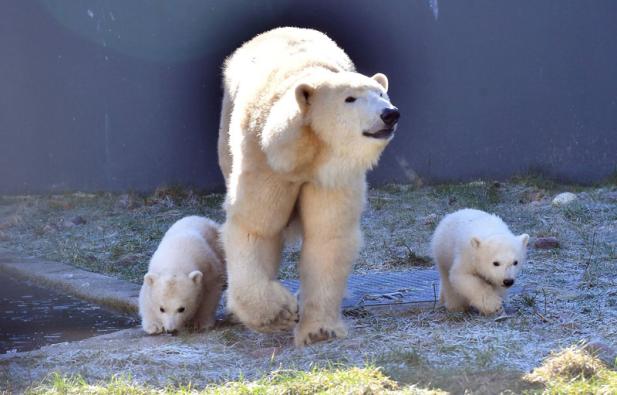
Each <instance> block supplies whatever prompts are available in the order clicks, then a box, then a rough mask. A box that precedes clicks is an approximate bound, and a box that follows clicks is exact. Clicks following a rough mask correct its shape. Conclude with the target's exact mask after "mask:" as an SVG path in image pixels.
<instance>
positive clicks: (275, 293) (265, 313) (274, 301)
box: [229, 281, 300, 333]
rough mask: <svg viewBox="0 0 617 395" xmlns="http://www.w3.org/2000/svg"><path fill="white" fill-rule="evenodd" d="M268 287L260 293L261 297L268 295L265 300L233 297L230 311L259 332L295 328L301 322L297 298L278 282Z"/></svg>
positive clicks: (269, 284) (273, 282)
mask: <svg viewBox="0 0 617 395" xmlns="http://www.w3.org/2000/svg"><path fill="white" fill-rule="evenodd" d="M267 287H268V289H267V290H265V291H264V292H259V294H260V295H266V298H264V300H256V299H252V300H251V299H249V298H247V297H245V298H235V299H234V298H233V297H232V298H231V299H230V304H229V310H230V311H231V312H232V313H233V314H234V315H235V316H237V317H238V319H239V320H240V321H241V322H242V323H243V324H244V325H246V326H247V327H249V328H251V329H253V330H255V331H258V332H264V333H270V332H279V331H285V330H289V329H291V328H293V327H294V326H295V325H296V324H297V323H298V321H299V320H300V314H299V311H300V310H299V307H298V302H297V301H296V298H295V297H294V296H293V295H292V294H291V292H289V291H288V290H287V288H285V287H284V286H283V285H281V284H280V283H279V282H278V281H271V282H269V283H268V285H267ZM254 295H255V294H253V296H254ZM256 302H258V303H256Z"/></svg>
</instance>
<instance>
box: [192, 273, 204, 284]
mask: <svg viewBox="0 0 617 395" xmlns="http://www.w3.org/2000/svg"><path fill="white" fill-rule="evenodd" d="M203 277H204V275H203V274H202V273H201V272H200V271H199V270H195V271H192V272H190V273H189V278H190V279H191V280H193V284H201V280H202V279H203Z"/></svg>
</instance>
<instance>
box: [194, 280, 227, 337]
mask: <svg viewBox="0 0 617 395" xmlns="http://www.w3.org/2000/svg"><path fill="white" fill-rule="evenodd" d="M222 293H223V284H221V283H219V282H217V281H212V279H211V281H207V282H206V284H204V295H203V297H202V300H201V304H200V305H199V308H198V309H197V312H196V313H195V317H193V320H192V326H193V330H196V331H201V330H203V329H212V327H213V326H214V324H215V322H216V308H217V307H218V305H219V301H220V300H221V294H222Z"/></svg>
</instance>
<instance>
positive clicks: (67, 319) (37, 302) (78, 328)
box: [0, 273, 138, 354]
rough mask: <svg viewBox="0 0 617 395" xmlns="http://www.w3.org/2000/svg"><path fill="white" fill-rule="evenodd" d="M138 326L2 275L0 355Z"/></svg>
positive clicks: (77, 301) (104, 311) (79, 302)
mask: <svg viewBox="0 0 617 395" xmlns="http://www.w3.org/2000/svg"><path fill="white" fill-rule="evenodd" d="M137 325H138V323H137V321H136V320H135V319H134V318H132V317H129V316H123V315H120V314H117V313H115V312H111V311H109V310H105V309H103V308H101V307H99V306H96V305H93V304H90V303H88V302H84V301H83V300H80V299H77V298H74V297H71V296H67V295H63V294H60V293H57V292H54V291H50V290H47V289H44V288H41V287H38V286H36V285H34V284H31V283H28V282H24V281H21V280H16V279H14V278H12V277H9V276H7V275H6V274H3V273H0V354H4V353H9V352H20V351H29V350H34V349H37V348H40V347H42V346H45V345H48V344H54V343H61V342H67V341H75V340H82V339H85V338H88V337H91V336H95V335H102V334H106V333H110V332H114V331H117V330H119V329H125V328H131V327H134V326H137Z"/></svg>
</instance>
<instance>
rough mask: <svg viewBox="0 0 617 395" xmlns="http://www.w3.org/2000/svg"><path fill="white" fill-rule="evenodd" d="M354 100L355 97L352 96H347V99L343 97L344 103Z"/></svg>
mask: <svg viewBox="0 0 617 395" xmlns="http://www.w3.org/2000/svg"><path fill="white" fill-rule="evenodd" d="M355 101H356V98H355V97H353V96H349V97H348V98H347V99H345V103H353V102H355Z"/></svg>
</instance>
